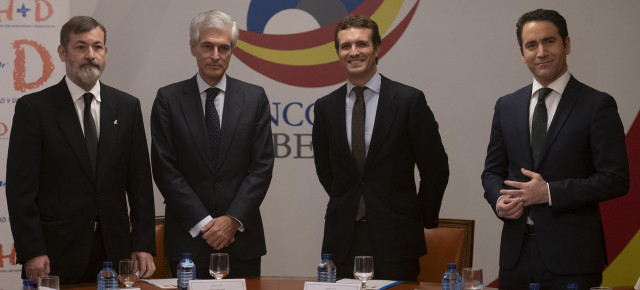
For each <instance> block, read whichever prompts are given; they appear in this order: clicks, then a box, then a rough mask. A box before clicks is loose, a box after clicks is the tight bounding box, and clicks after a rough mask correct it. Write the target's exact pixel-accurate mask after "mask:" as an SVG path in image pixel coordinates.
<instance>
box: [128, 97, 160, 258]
mask: <svg viewBox="0 0 640 290" xmlns="http://www.w3.org/2000/svg"><path fill="white" fill-rule="evenodd" d="M134 114H135V116H134V124H133V135H132V136H131V140H132V141H131V142H132V143H131V153H130V154H129V164H128V167H127V196H128V199H129V207H130V218H131V251H132V252H147V253H151V254H155V252H156V251H155V248H156V243H155V221H154V217H155V204H154V202H153V186H152V183H151V165H150V164H149V150H148V149H147V148H148V147H147V138H146V135H145V132H144V124H143V122H142V111H141V109H140V102H139V101H138V100H136V102H135V110H134Z"/></svg>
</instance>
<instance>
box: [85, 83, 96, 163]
mask: <svg viewBox="0 0 640 290" xmlns="http://www.w3.org/2000/svg"><path fill="white" fill-rule="evenodd" d="M82 97H83V98H84V118H83V120H82V124H83V126H84V140H85V142H86V143H87V150H88V151H89V159H90V160H91V167H92V168H93V173H94V174H95V172H96V163H97V160H98V134H97V133H96V122H95V121H94V120H93V115H91V100H92V99H93V94H92V93H85V94H84V95H82Z"/></svg>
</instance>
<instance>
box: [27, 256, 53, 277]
mask: <svg viewBox="0 0 640 290" xmlns="http://www.w3.org/2000/svg"><path fill="white" fill-rule="evenodd" d="M49 266H50V264H49V257H48V256H47V255H42V256H37V257H34V258H31V259H29V260H27V262H26V263H24V271H25V274H26V275H27V279H31V280H33V281H38V277H42V276H47V275H49V273H50V272H51V268H50V267H49Z"/></svg>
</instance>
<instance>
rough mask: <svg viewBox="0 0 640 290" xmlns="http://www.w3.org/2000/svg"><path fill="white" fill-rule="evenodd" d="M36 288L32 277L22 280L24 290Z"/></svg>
mask: <svg viewBox="0 0 640 290" xmlns="http://www.w3.org/2000/svg"><path fill="white" fill-rule="evenodd" d="M35 289H36V288H35V287H33V281H32V280H30V279H24V280H22V290H35Z"/></svg>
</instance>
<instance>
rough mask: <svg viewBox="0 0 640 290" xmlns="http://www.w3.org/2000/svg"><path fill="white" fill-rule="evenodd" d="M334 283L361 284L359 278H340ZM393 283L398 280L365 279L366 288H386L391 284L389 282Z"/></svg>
mask: <svg viewBox="0 0 640 290" xmlns="http://www.w3.org/2000/svg"><path fill="white" fill-rule="evenodd" d="M336 283H340V284H357V285H362V282H360V280H356V279H342V280H339V281H336ZM395 283H398V281H393V280H369V281H367V289H386V288H385V286H387V285H391V284H395Z"/></svg>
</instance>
